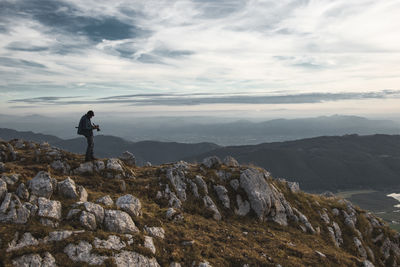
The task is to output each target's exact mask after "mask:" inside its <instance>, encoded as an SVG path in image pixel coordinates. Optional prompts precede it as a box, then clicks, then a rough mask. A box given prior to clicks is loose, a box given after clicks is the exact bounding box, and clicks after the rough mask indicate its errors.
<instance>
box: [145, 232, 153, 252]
mask: <svg viewBox="0 0 400 267" xmlns="http://www.w3.org/2000/svg"><path fill="white" fill-rule="evenodd" d="M144 247H145V248H148V249H150V251H151V252H152V253H153V254H156V247H155V246H154V242H153V238H152V237H150V236H145V237H144Z"/></svg>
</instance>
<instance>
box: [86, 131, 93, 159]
mask: <svg viewBox="0 0 400 267" xmlns="http://www.w3.org/2000/svg"><path fill="white" fill-rule="evenodd" d="M86 140H87V149H86V157H85V160H86V161H90V160H92V159H93V147H94V140H93V135H91V136H86Z"/></svg>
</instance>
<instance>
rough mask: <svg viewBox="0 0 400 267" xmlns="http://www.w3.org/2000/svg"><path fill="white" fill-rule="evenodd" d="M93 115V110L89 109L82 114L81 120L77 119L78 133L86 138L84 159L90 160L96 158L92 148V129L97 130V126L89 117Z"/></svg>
mask: <svg viewBox="0 0 400 267" xmlns="http://www.w3.org/2000/svg"><path fill="white" fill-rule="evenodd" d="M93 117H94V112H93V111H92V110H89V111H88V112H87V113H86V114H85V115H83V116H82V118H81V120H80V121H79V127H78V134H80V135H84V136H85V137H86V140H87V149H86V156H85V161H91V160H95V159H96V158H95V157H94V156H93V148H94V138H93V129H97V130H99V126H98V125H94V124H92V122H91V121H90V119H91V118H93Z"/></svg>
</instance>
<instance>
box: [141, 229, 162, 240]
mask: <svg viewBox="0 0 400 267" xmlns="http://www.w3.org/2000/svg"><path fill="white" fill-rule="evenodd" d="M144 230H145V231H146V233H148V234H149V235H150V236H152V237H158V238H161V239H164V238H165V230H164V229H163V228H162V227H147V226H145V227H144Z"/></svg>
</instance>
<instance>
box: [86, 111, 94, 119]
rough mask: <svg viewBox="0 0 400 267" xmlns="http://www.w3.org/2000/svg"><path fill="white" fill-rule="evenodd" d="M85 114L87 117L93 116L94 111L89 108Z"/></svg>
mask: <svg viewBox="0 0 400 267" xmlns="http://www.w3.org/2000/svg"><path fill="white" fill-rule="evenodd" d="M86 115H88V116H89V118H92V117H94V112H93V110H89V111H88V112H87V113H86Z"/></svg>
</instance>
